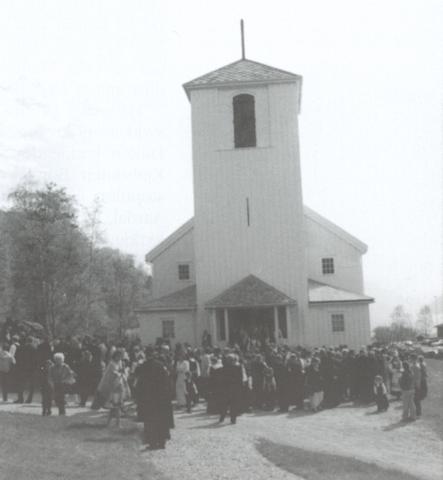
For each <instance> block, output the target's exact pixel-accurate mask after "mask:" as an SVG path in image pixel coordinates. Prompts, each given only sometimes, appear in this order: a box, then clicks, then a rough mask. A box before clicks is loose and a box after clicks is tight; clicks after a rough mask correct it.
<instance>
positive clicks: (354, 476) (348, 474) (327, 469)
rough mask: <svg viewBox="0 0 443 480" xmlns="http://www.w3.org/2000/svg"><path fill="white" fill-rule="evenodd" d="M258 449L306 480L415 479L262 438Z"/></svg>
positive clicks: (377, 467)
mask: <svg viewBox="0 0 443 480" xmlns="http://www.w3.org/2000/svg"><path fill="white" fill-rule="evenodd" d="M257 450H258V452H259V453H260V454H261V455H263V456H264V457H265V458H266V459H267V460H269V461H270V462H271V463H273V464H274V465H276V466H277V467H279V468H281V469H282V470H286V471H287V472H289V473H292V474H294V475H299V476H300V477H302V478H305V479H306V480H418V479H417V477H414V476H412V475H409V474H407V473H404V472H400V471H398V470H391V469H387V468H382V467H379V466H378V465H376V464H374V463H367V462H363V461H361V460H357V459H355V458H352V457H343V456H340V455H332V454H329V453H320V452H311V451H307V450H303V449H301V448H296V447H291V446H288V445H281V444H278V443H274V442H270V441H268V440H265V439H262V440H260V441H259V442H258V444H257Z"/></svg>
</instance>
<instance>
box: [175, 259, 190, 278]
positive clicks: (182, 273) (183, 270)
mask: <svg viewBox="0 0 443 480" xmlns="http://www.w3.org/2000/svg"><path fill="white" fill-rule="evenodd" d="M190 278H191V269H190V266H189V263H180V264H179V266H178V279H179V280H189V279H190Z"/></svg>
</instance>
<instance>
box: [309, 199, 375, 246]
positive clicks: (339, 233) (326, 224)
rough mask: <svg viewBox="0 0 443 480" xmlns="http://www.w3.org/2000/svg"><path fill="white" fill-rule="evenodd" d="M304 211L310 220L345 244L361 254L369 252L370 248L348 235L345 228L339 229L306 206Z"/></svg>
mask: <svg viewBox="0 0 443 480" xmlns="http://www.w3.org/2000/svg"><path fill="white" fill-rule="evenodd" d="M303 211H304V214H305V217H307V218H309V219H310V220H312V221H313V222H316V223H318V224H319V225H320V226H322V227H323V228H325V229H326V230H329V231H330V232H331V233H333V234H334V235H336V236H337V237H339V238H341V239H342V240H344V241H345V242H347V243H349V244H350V245H352V246H353V247H354V248H356V249H357V250H358V251H359V252H361V253H366V252H367V251H368V246H367V245H366V244H365V243H363V242H362V241H361V240H359V239H358V238H356V237H354V236H353V235H351V234H350V233H348V232H347V231H346V230H343V228H341V227H339V226H338V225H336V224H335V223H332V222H331V221H330V220H328V219H327V218H325V217H323V216H322V215H320V214H319V213H317V212H315V211H314V210H312V209H311V208H309V207H307V206H306V205H304V206H303Z"/></svg>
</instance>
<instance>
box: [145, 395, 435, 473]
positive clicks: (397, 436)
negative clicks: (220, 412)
mask: <svg viewBox="0 0 443 480" xmlns="http://www.w3.org/2000/svg"><path fill="white" fill-rule="evenodd" d="M398 407H399V404H398V403H397V404H396V403H394V404H393V405H392V407H391V409H390V411H389V412H387V413H384V414H380V415H373V414H372V412H373V410H374V407H371V408H353V407H352V406H350V405H348V406H342V407H340V408H336V409H333V410H327V411H324V412H321V413H319V414H316V415H311V414H306V415H298V414H291V413H289V414H276V413H275V414H263V415H254V414H248V415H244V416H242V417H241V418H240V419H239V421H238V423H237V425H235V426H231V425H229V423H228V422H227V423H226V424H225V425H223V426H218V425H217V424H216V423H215V422H216V417H207V416H206V415H205V414H204V412H203V410H202V409H200V410H198V411H196V412H194V413H192V414H190V415H187V414H177V415H176V424H177V426H176V429H175V430H174V432H173V441H172V442H171V443H170V444H169V445H168V449H167V451H166V452H161V453H157V452H155V453H146V454H144V455H145V456H146V458H147V459H149V460H150V461H152V462H153V464H154V465H155V467H156V468H157V469H158V470H159V471H161V472H163V473H164V474H165V475H166V476H168V477H169V478H171V479H180V480H188V479H189V480H191V479H195V478H196V476H197V477H200V476H202V477H203V476H205V477H207V478H214V479H224V478H226V479H228V478H229V479H237V478H251V479H252V478H253V479H262V478H263V479H265V478H278V479H282V480H284V479H286V478H291V479H295V478H297V477H295V476H294V475H292V474H289V473H286V472H284V471H283V470H281V469H279V468H278V467H277V466H275V465H273V464H272V463H270V462H268V461H267V460H266V459H265V458H264V457H262V456H261V455H260V454H259V453H258V451H257V449H256V448H255V445H256V442H257V441H258V440H259V439H261V438H265V439H268V440H271V441H273V442H275V443H279V444H285V445H290V446H294V447H299V448H303V449H305V450H310V451H319V452H327V453H333V454H337V455H342V456H346V457H354V458H356V459H358V460H363V461H366V462H370V463H376V464H377V465H380V466H381V467H385V468H391V469H395V470H399V471H403V472H407V473H409V474H412V475H415V476H417V477H418V478H421V479H426V480H440V479H441V478H442V473H443V456H442V442H441V440H440V439H439V437H438V436H437V435H436V434H435V433H434V432H433V431H432V430H431V429H430V428H429V427H428V426H427V425H426V424H425V423H424V422H422V421H420V420H419V421H417V422H415V423H409V424H403V423H401V422H399V421H398V420H399V417H400V415H401V411H400V410H398ZM240 472H241V474H240ZM244 472H247V473H246V476H245V473H244Z"/></svg>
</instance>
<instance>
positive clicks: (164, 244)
mask: <svg viewBox="0 0 443 480" xmlns="http://www.w3.org/2000/svg"><path fill="white" fill-rule="evenodd" d="M303 211H304V215H305V217H307V218H309V219H310V220H312V221H314V222H316V223H318V224H319V225H320V226H322V227H323V228H325V229H326V230H328V231H330V232H331V233H333V234H334V235H337V236H338V237H339V238H341V239H342V240H344V241H345V242H347V243H349V244H350V245H352V246H353V247H354V248H356V249H357V250H358V251H359V252H361V253H362V254H363V253H366V252H367V251H368V246H367V245H366V244H365V243H363V242H362V241H361V240H359V239H358V238H356V237H354V236H353V235H351V234H350V233H348V232H346V231H345V230H343V229H342V228H341V227H339V226H338V225H336V224H335V223H332V222H331V221H329V220H328V219H327V218H325V217H323V216H322V215H320V214H319V213H317V212H314V210H312V209H311V208H309V207H307V206H306V205H304V206H303ZM193 228H194V217H192V218H190V219H189V220H188V221H187V222H186V223H185V224H183V225H182V226H181V227H180V228H178V229H177V230H175V231H174V232H172V233H171V235H169V236H168V237H166V238H165V239H164V240H163V241H161V242H160V243H159V244H158V245H157V246H156V247H154V248H153V249H152V250H150V251H149V252H148V253H147V254H146V255H145V261H146V262H153V261H154V260H155V259H156V258H157V257H158V256H160V255H161V254H162V253H163V252H164V251H165V250H167V249H168V248H169V247H170V246H171V245H173V244H174V243H175V242H178V241H179V240H180V238H182V237H183V236H184V235H186V234H187V233H188V232H190V231H191V230H192V229H193Z"/></svg>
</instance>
